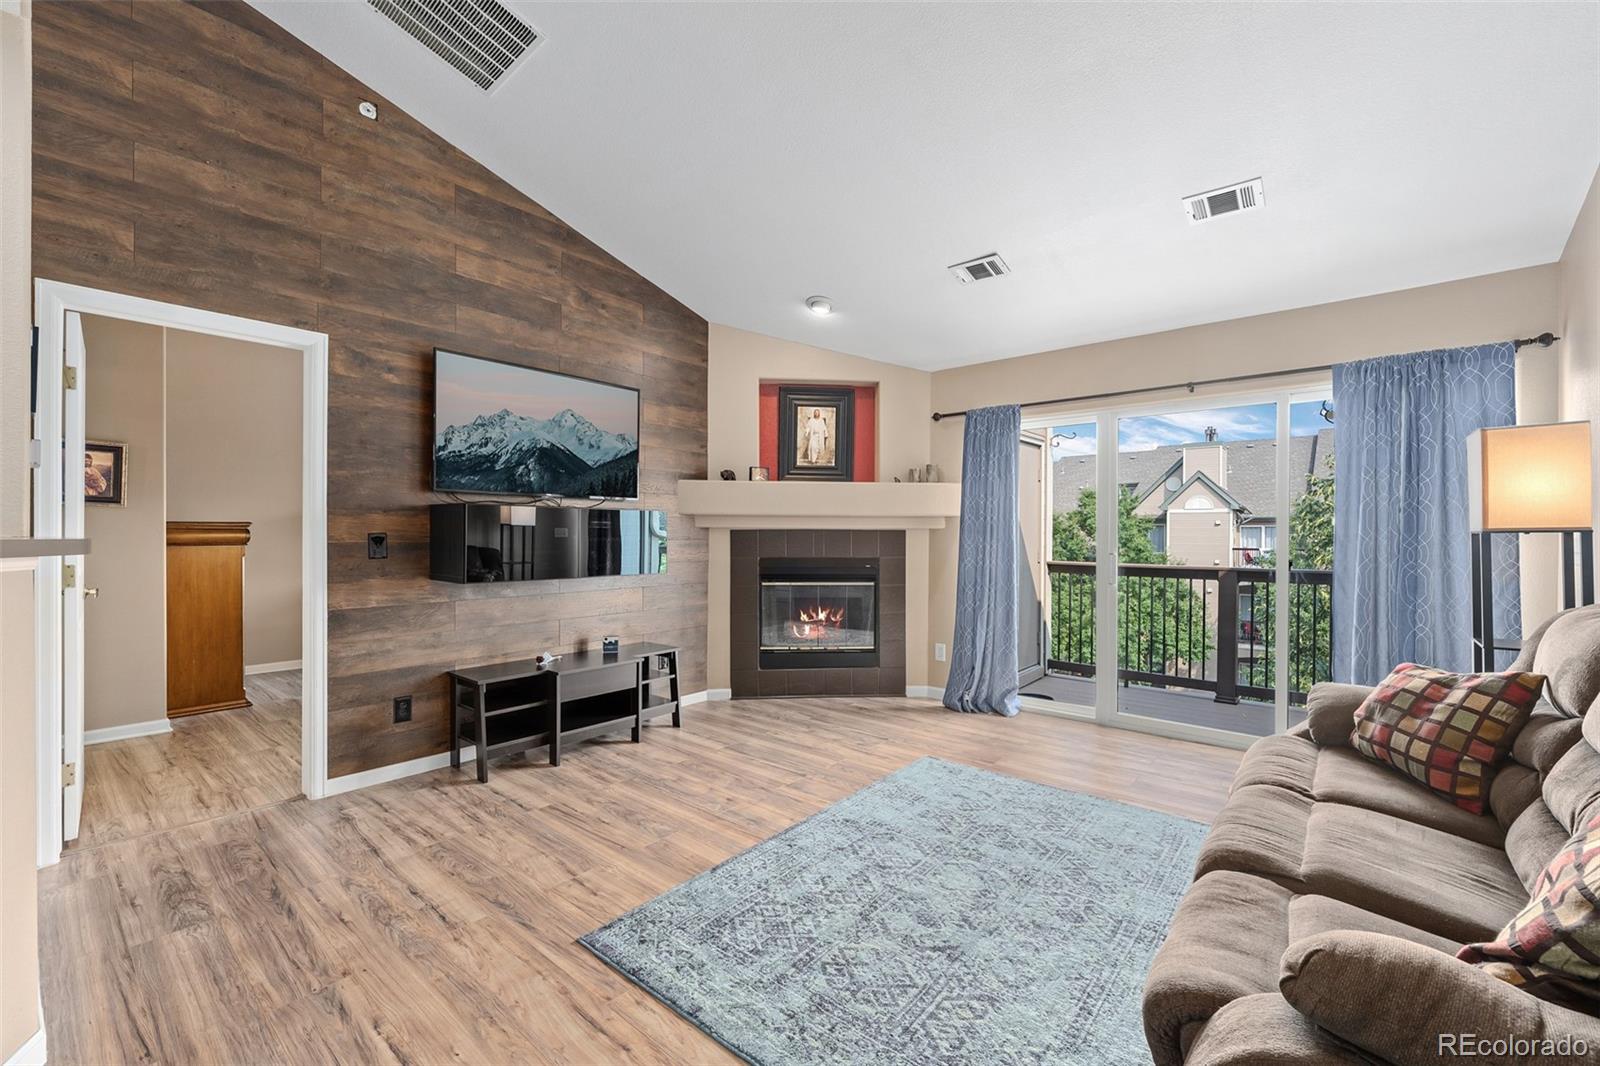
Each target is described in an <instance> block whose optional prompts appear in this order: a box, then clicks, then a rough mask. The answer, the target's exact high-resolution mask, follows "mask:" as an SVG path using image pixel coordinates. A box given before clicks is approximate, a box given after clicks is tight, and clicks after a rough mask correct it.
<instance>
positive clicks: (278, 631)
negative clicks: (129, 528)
mask: <svg viewBox="0 0 1600 1066" xmlns="http://www.w3.org/2000/svg"><path fill="white" fill-rule="evenodd" d="M300 373H301V368H300V353H299V352H298V351H290V350H289V349H287V348H274V347H271V346H270V345H265V344H251V343H249V342H247V341H233V340H224V339H223V338H220V337H208V336H205V335H203V334H199V333H186V332H183V331H181V330H168V331H167V518H168V520H169V521H174V522H183V521H202V522H204V521H213V522H249V523H250V546H249V548H247V549H246V550H245V563H244V661H245V665H246V666H247V667H249V666H259V665H261V664H264V663H282V662H291V661H297V660H299V658H300V473H301V464H300V403H301V392H300Z"/></svg>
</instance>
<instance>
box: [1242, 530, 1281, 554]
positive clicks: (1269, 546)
mask: <svg viewBox="0 0 1600 1066" xmlns="http://www.w3.org/2000/svg"><path fill="white" fill-rule="evenodd" d="M1239 546H1240V547H1241V548H1259V549H1261V550H1262V551H1272V550H1273V549H1274V548H1276V547H1277V546H1278V527H1277V525H1276V523H1274V524H1271V525H1250V526H1242V527H1240V529H1239Z"/></svg>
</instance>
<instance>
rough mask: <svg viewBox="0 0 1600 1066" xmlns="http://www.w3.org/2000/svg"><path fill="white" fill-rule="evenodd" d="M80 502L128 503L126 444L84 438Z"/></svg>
mask: <svg viewBox="0 0 1600 1066" xmlns="http://www.w3.org/2000/svg"><path fill="white" fill-rule="evenodd" d="M83 502H84V503H110V504H116V505H117V506H120V507H126V506H127V504H128V446H127V445H126V444H113V443H111V442H109V441H86V442H85V443H84V448H83Z"/></svg>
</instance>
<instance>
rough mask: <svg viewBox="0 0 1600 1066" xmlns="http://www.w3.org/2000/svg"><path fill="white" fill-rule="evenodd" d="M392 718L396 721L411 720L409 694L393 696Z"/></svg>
mask: <svg viewBox="0 0 1600 1066" xmlns="http://www.w3.org/2000/svg"><path fill="white" fill-rule="evenodd" d="M394 720H395V722H396V723H399V722H409V721H411V697H410V696H396V697H395V698H394Z"/></svg>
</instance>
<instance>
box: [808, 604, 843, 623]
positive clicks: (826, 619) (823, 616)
mask: <svg viewBox="0 0 1600 1066" xmlns="http://www.w3.org/2000/svg"><path fill="white" fill-rule="evenodd" d="M800 621H802V622H817V623H819V624H821V625H825V626H836V625H840V624H842V623H843V622H844V608H843V607H838V608H829V607H813V608H811V609H810V610H807V609H806V608H804V607H802V608H800Z"/></svg>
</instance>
